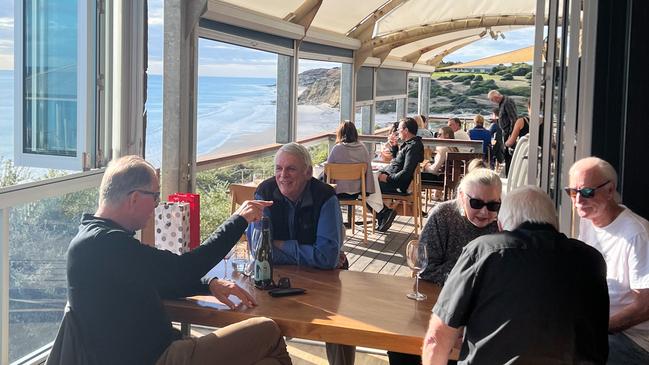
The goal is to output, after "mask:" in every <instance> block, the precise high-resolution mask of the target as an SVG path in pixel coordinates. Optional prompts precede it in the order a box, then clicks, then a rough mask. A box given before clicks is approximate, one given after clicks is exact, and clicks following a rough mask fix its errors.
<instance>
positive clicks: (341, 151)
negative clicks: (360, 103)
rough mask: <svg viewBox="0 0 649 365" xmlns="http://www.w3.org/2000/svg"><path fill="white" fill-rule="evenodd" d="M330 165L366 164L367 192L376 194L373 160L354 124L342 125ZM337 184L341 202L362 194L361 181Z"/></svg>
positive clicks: (348, 211) (350, 208)
mask: <svg viewBox="0 0 649 365" xmlns="http://www.w3.org/2000/svg"><path fill="white" fill-rule="evenodd" d="M327 162H328V163H366V164H367V168H366V171H365V192H366V194H371V193H373V192H374V176H373V175H372V159H371V158H370V153H369V152H367V148H365V145H364V144H362V143H360V142H358V131H357V130H356V126H355V125H354V123H352V122H344V123H341V124H340V126H339V127H338V130H337V131H336V145H334V146H333V148H332V149H331V152H329V157H328V158H327ZM332 182H333V183H335V184H336V188H335V190H336V196H338V199H340V200H354V199H357V198H358V196H359V195H360V192H361V182H360V181H359V180H337V181H332ZM353 208H354V207H353V206H351V205H349V206H347V218H348V219H347V222H349V224H352V223H351V221H352V218H351V217H352V209H353Z"/></svg>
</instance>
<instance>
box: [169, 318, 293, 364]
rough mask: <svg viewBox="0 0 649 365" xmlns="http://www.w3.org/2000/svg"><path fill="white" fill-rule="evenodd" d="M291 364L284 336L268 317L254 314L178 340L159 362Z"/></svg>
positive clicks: (170, 346)
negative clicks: (253, 316) (251, 316)
mask: <svg viewBox="0 0 649 365" xmlns="http://www.w3.org/2000/svg"><path fill="white" fill-rule="evenodd" d="M211 364H232V365H277V364H279V365H288V364H291V358H290V357H289V355H288V352H286V343H285V342H284V337H282V334H281V332H280V330H279V327H277V324H275V322H273V321H272V320H270V319H268V318H262V317H260V318H251V319H248V320H245V321H243V322H239V323H235V324H232V325H230V326H227V327H225V328H221V329H219V330H216V331H214V332H212V333H210V334H208V335H205V336H202V337H197V338H187V339H182V340H177V341H174V342H172V343H171V345H169V347H168V348H167V350H165V352H164V353H163V354H162V356H160V358H159V359H158V361H157V362H156V365H211Z"/></svg>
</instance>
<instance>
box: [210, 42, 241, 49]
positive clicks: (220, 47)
mask: <svg viewBox="0 0 649 365" xmlns="http://www.w3.org/2000/svg"><path fill="white" fill-rule="evenodd" d="M212 43H213V42H212ZM200 48H208V49H234V50H238V49H241V47H239V46H232V45H229V44H225V43H221V44H211V43H204V42H201V43H200Z"/></svg>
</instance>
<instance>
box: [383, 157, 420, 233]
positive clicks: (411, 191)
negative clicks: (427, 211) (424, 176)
mask: <svg viewBox="0 0 649 365" xmlns="http://www.w3.org/2000/svg"><path fill="white" fill-rule="evenodd" d="M382 194H383V200H384V201H391V202H394V201H397V202H401V204H402V207H403V210H402V214H401V215H408V214H407V210H406V206H407V205H410V206H411V207H412V216H413V217H414V222H415V234H419V226H422V225H423V223H424V218H423V216H422V214H421V208H422V204H421V166H419V164H417V167H416V168H415V172H414V173H413V177H412V182H411V183H410V187H409V188H408V192H407V193H382ZM394 209H396V207H395V208H394Z"/></svg>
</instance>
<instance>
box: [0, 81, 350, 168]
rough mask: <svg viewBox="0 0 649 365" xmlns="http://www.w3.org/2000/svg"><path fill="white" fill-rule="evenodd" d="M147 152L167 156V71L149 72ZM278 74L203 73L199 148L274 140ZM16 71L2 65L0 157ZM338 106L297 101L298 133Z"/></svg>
mask: <svg viewBox="0 0 649 365" xmlns="http://www.w3.org/2000/svg"><path fill="white" fill-rule="evenodd" d="M148 77H149V78H148V95H147V102H146V109H147V115H148V121H147V135H146V150H145V154H146V158H147V160H149V161H151V162H152V163H153V164H154V165H156V166H160V161H161V158H162V76H161V75H149V76H148ZM275 84H276V83H275V79H274V78H243V77H199V80H198V108H197V111H198V115H197V120H198V125H197V145H196V151H197V154H198V155H199V156H200V155H203V154H208V153H209V154H212V153H219V152H233V151H238V150H245V149H247V148H250V147H253V146H259V145H264V144H268V143H273V142H274V141H275V116H276V102H275V100H276V87H275ZM13 103H14V85H13V72H12V71H7V70H0V130H1V131H2V133H1V134H0V158H4V159H11V160H13V159H14V150H13V148H14V147H13V146H14V137H13V134H14V120H13V119H14V113H13V111H14V108H13ZM339 119H340V117H339V111H338V109H334V108H330V107H328V106H327V105H299V106H298V120H299V122H298V131H297V132H298V138H302V137H305V136H309V135H313V134H316V133H322V132H326V131H333V130H334V129H335V128H336V126H337V125H338V123H339Z"/></svg>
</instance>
